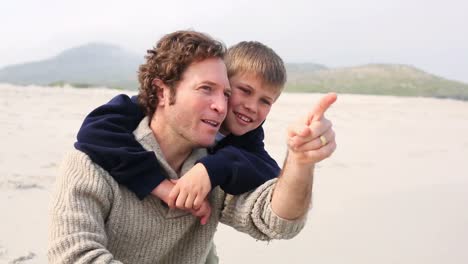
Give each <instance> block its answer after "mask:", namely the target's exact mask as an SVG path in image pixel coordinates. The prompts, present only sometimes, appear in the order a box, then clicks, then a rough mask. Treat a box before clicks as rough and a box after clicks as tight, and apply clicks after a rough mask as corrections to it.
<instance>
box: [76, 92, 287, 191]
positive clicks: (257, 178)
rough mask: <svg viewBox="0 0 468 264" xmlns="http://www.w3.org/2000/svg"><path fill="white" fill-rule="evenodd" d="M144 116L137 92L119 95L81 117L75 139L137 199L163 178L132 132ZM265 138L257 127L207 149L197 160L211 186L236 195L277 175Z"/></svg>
mask: <svg viewBox="0 0 468 264" xmlns="http://www.w3.org/2000/svg"><path fill="white" fill-rule="evenodd" d="M143 118H144V113H143V111H142V109H141V108H140V107H139V105H138V104H137V98H136V97H135V96H133V97H132V98H129V97H128V96H127V95H124V94H121V95H118V96H116V97H114V98H113V99H112V100H111V101H110V102H109V103H107V104H105V105H102V106H100V107H98V108H96V109H95V110H93V111H92V112H91V113H90V114H89V115H88V116H87V117H86V118H85V120H84V122H83V124H82V126H81V128H80V131H79V132H78V135H77V140H78V141H77V142H76V143H75V148H76V149H78V150H80V151H83V152H84V153H86V154H87V155H88V156H89V157H90V158H91V160H92V161H93V162H95V163H96V164H98V165H99V166H101V167H102V168H104V169H105V170H106V171H108V172H109V173H110V175H111V176H112V177H113V178H114V179H115V180H116V181H117V182H118V183H120V184H123V185H125V186H127V187H128V188H129V189H130V190H131V191H132V192H134V193H135V194H136V195H137V196H138V198H140V199H143V198H145V197H146V196H147V195H149V194H150V193H151V191H152V190H153V189H154V188H155V187H156V186H158V185H159V184H160V183H161V182H162V181H163V180H165V179H167V178H166V175H165V174H164V170H163V169H162V168H161V166H160V165H159V163H158V161H157V159H156V156H155V155H154V152H150V151H146V150H145V149H144V148H143V147H142V146H141V145H140V143H138V142H137V141H136V140H135V138H134V136H133V131H134V130H135V129H136V127H137V126H138V124H139V123H140V121H141V120H142V119H143ZM263 139H264V133H263V128H262V127H261V126H260V127H259V128H257V129H255V130H253V131H250V132H249V133H246V134H244V135H242V136H233V135H229V136H227V137H225V138H224V139H223V140H221V141H220V142H219V143H218V144H217V145H216V146H215V147H214V148H212V149H210V150H209V153H210V155H208V156H206V157H204V158H202V159H201V160H199V161H198V162H201V163H202V164H203V165H204V166H205V167H206V169H207V171H208V175H209V177H210V181H211V186H212V188H214V187H216V186H218V185H219V186H220V187H221V188H222V189H223V190H224V191H225V192H227V193H230V194H240V193H244V192H247V191H250V190H253V189H255V188H256V187H258V186H260V185H261V184H263V183H264V182H266V181H268V180H270V179H272V178H274V177H276V176H278V174H279V171H280V168H279V166H278V164H277V163H276V162H275V161H274V160H273V159H272V158H271V157H270V155H268V153H267V152H266V150H265V146H264V144H263Z"/></svg>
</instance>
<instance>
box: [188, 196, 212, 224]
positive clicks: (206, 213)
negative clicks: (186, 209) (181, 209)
mask: <svg viewBox="0 0 468 264" xmlns="http://www.w3.org/2000/svg"><path fill="white" fill-rule="evenodd" d="M190 212H191V213H192V215H193V216H196V217H200V224H201V225H205V224H206V223H208V219H210V216H211V205H210V203H209V202H208V201H207V200H203V201H202V203H201V206H200V208H198V209H192V210H190Z"/></svg>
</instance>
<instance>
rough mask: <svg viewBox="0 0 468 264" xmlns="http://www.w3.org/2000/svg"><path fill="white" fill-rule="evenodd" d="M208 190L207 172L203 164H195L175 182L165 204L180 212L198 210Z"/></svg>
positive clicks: (209, 183) (209, 188)
mask: <svg viewBox="0 0 468 264" xmlns="http://www.w3.org/2000/svg"><path fill="white" fill-rule="evenodd" d="M210 190H211V182H210V178H209V177H208V171H207V170H206V168H205V166H203V164H201V163H197V164H195V166H193V167H192V168H191V169H190V170H189V171H188V172H187V173H185V174H184V175H183V176H182V177H181V178H180V179H179V180H177V183H176V184H175V186H174V188H173V189H172V191H171V192H170V194H169V197H168V202H167V204H168V205H169V207H170V208H174V207H176V208H179V209H182V210H191V209H199V208H200V207H201V206H202V203H203V201H204V200H205V198H206V195H207V194H208V193H209V192H210Z"/></svg>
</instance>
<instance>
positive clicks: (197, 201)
mask: <svg viewBox="0 0 468 264" xmlns="http://www.w3.org/2000/svg"><path fill="white" fill-rule="evenodd" d="M203 200H205V197H202V196H201V195H197V197H196V198H195V201H193V209H200V206H201V205H202V202H203Z"/></svg>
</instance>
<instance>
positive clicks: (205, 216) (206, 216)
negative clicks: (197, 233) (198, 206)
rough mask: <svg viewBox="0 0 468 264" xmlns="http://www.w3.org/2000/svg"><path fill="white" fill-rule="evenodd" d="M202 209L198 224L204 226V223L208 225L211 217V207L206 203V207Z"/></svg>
mask: <svg viewBox="0 0 468 264" xmlns="http://www.w3.org/2000/svg"><path fill="white" fill-rule="evenodd" d="M202 208H203V207H202ZM203 209H204V212H203V215H202V217H201V219H200V224H202V225H206V223H208V219H210V216H211V206H210V205H209V204H208V203H207V205H206V206H205V208H203Z"/></svg>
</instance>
